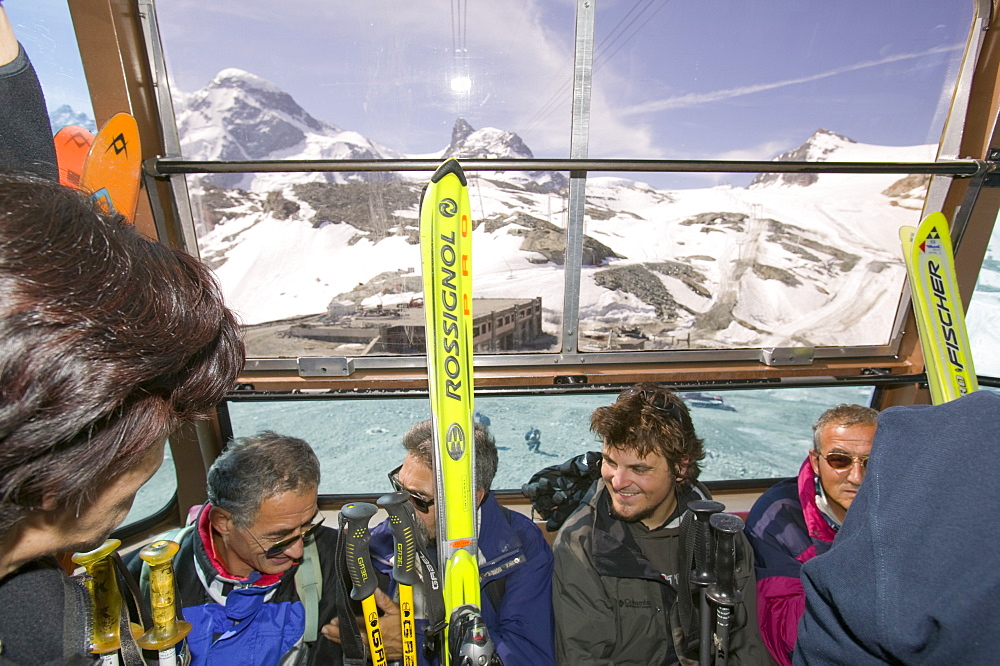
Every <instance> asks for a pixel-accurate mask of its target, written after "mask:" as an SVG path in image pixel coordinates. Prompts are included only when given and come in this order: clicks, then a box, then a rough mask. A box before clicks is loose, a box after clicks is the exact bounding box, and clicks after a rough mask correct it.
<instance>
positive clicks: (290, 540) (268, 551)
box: [247, 516, 326, 557]
mask: <svg viewBox="0 0 1000 666" xmlns="http://www.w3.org/2000/svg"><path fill="white" fill-rule="evenodd" d="M314 517H315V516H314ZM324 520H326V518H320V519H319V522H318V523H313V524H311V525H310V526H309V527H307V528H305V529H304V530H302V531H301V532H299V533H298V534H295V535H292V536H290V537H286V538H284V539H280V540H279V541H275V542H274V543H273V544H271V547H270V548H264V544H262V543H261V542H260V539H258V538H257V535H256V534H254V533H253V532H251V531H250V530H247V534H249V535H250V536H252V537H253V540H254V541H256V542H257V545H258V546H260V549H261V550H263V551H264V556H265V557H277V556H278V555H281V554H282V553H284V552H285V551H286V550H288V549H289V548H291V547H292V546H293V545H295V542H297V541H298V540H299V539H302V540H305V539H307V538H309V535H311V534H312V533H313V532H315V531H316V528H317V527H319V526H320V525H322V524H323V521H324Z"/></svg>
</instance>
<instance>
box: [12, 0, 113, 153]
mask: <svg viewBox="0 0 1000 666" xmlns="http://www.w3.org/2000/svg"><path fill="white" fill-rule="evenodd" d="M4 11H5V12H7V18H8V19H10V23H11V25H12V26H13V28H14V33H15V34H16V35H17V40H18V41H19V42H20V43H21V45H22V46H23V47H24V50H25V52H26V53H27V54H28V57H29V58H31V64H32V65H33V66H34V67H35V72H36V73H37V74H38V80H39V82H40V83H41V84H42V92H43V93H44V94H45V103H46V106H47V107H48V110H49V122H50V123H51V125H52V133H53V134H55V133H56V132H57V131H59V130H60V129H61V128H63V127H65V126H66V125H82V126H83V127H86V128H87V129H89V130H90V131H92V132H93V131H96V127H95V124H94V110H93V106H92V105H91V102H90V91H89V89H88V88H87V80H86V78H85V77H84V75H83V64H82V63H81V61H80V51H79V49H78V48H77V46H76V33H75V32H74V30H73V21H72V20H71V18H70V15H69V8H68V7H67V5H66V2H64V1H62V0H37V1H35V2H12V3H8V4H6V5H4Z"/></svg>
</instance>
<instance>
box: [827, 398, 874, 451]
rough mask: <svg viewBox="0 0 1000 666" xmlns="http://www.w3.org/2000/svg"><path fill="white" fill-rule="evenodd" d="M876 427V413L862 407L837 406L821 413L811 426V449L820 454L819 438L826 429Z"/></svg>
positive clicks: (869, 408)
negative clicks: (861, 426)
mask: <svg viewBox="0 0 1000 666" xmlns="http://www.w3.org/2000/svg"><path fill="white" fill-rule="evenodd" d="M856 425H871V426H878V411H876V410H874V409H872V408H871V407H864V406H863V405H837V406H836V407H834V408H832V409H828V410H826V411H825V412H823V413H822V414H821V415H820V417H819V420H817V421H816V424H815V425H814V426H813V448H814V449H815V450H816V452H817V453H819V452H821V451H822V449H821V447H820V444H821V442H820V436H821V435H822V434H823V430H825V429H826V428H827V427H830V426H833V427H841V428H846V427H850V426H856Z"/></svg>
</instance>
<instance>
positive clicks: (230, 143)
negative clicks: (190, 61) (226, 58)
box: [175, 68, 400, 191]
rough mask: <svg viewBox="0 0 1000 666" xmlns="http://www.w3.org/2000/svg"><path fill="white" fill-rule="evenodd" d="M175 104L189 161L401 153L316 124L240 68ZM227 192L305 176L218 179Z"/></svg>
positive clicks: (334, 178)
mask: <svg viewBox="0 0 1000 666" xmlns="http://www.w3.org/2000/svg"><path fill="white" fill-rule="evenodd" d="M175 101H176V104H177V108H178V109H179V112H178V113H177V130H178V132H179V133H180V136H181V137H182V142H183V153H184V155H185V157H188V158H192V159H204V160H265V159H287V158H295V159H337V160H342V159H380V158H381V159H384V158H395V157H400V155H399V154H398V153H396V152H394V151H392V150H389V149H388V148H385V147H384V146H380V145H378V144H376V143H374V142H372V141H369V140H368V139H366V138H365V137H363V136H361V135H360V134H358V133H357V132H351V131H345V130H342V129H340V128H339V127H336V126H334V125H331V124H330V123H327V122H323V121H320V120H316V119H315V118H314V117H312V116H311V115H309V113H307V112H306V111H305V109H303V108H302V107H301V106H299V105H298V104H297V103H296V102H295V100H294V99H292V97H291V95H289V94H288V93H286V92H284V91H283V90H281V89H280V88H278V87H277V86H276V85H274V84H273V83H271V82H270V81H267V80H265V79H262V78H260V77H259V76H255V75H253V74H250V73H249V72H245V71H243V70H241V69H235V68H230V69H224V70H222V71H221V72H219V73H218V74H217V75H216V76H215V78H214V79H212V81H211V82H209V84H208V85H206V86H205V87H204V88H202V89H201V90H199V91H197V92H195V93H192V94H190V95H180V96H179V97H178V99H177V100H175ZM382 179H383V178H382V176H380V175H379V174H351V175H350V177H345V176H344V175H342V174H317V175H316V176H315V177H314V178H313V180H323V181H325V182H348V181H350V182H357V181H364V180H382ZM209 180H210V181H211V182H213V183H214V184H216V185H218V186H221V187H227V188H234V187H239V188H244V189H253V190H255V191H265V190H269V189H277V188H279V187H281V186H282V185H285V184H288V183H292V182H302V180H303V178H302V176H301V174H258V175H256V176H250V175H238V174H227V175H216V176H212V177H211V178H210V179H209Z"/></svg>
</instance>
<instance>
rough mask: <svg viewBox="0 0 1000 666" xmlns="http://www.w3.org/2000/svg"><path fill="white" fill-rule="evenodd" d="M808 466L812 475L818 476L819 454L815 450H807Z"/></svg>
mask: <svg viewBox="0 0 1000 666" xmlns="http://www.w3.org/2000/svg"><path fill="white" fill-rule="evenodd" d="M809 466H810V467H812V470H813V474H815V475H816V476H819V453H818V452H817V451H816V449H809Z"/></svg>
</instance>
